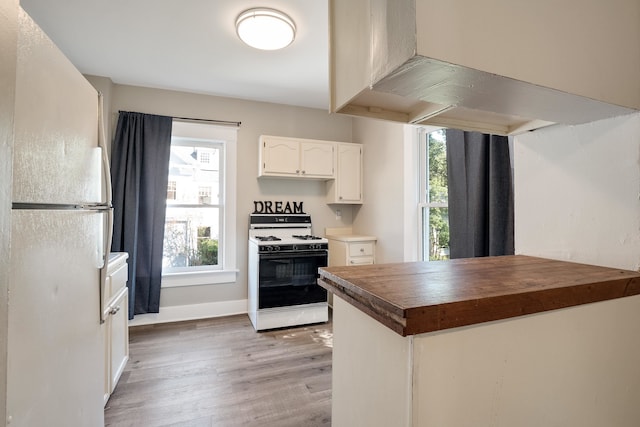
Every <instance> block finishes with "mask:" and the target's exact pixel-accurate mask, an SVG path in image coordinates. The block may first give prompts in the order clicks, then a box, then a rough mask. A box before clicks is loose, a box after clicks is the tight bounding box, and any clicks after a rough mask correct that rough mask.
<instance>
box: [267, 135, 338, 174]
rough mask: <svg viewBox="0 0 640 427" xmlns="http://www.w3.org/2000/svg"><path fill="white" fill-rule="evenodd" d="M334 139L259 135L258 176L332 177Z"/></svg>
mask: <svg viewBox="0 0 640 427" xmlns="http://www.w3.org/2000/svg"><path fill="white" fill-rule="evenodd" d="M335 145H336V143H335V142H331V141H319V140H311V139H300V138H286V137H280V136H269V135H262V136H260V166H259V171H258V176H260V177H279V178H307V179H333V178H334V177H335V157H336V155H335Z"/></svg>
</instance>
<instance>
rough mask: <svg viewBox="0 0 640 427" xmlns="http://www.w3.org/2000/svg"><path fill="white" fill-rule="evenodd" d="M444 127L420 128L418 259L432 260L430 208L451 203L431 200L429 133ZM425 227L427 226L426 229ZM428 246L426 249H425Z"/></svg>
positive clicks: (444, 206)
mask: <svg viewBox="0 0 640 427" xmlns="http://www.w3.org/2000/svg"><path fill="white" fill-rule="evenodd" d="M441 129H444V128H441V127H421V128H419V129H418V158H419V166H418V171H419V172H418V191H419V198H418V199H419V200H418V236H420V237H419V239H418V240H419V241H418V259H419V260H420V261H431V260H430V259H429V245H430V242H429V236H428V234H425V233H426V232H428V224H429V223H430V221H429V220H430V218H429V217H430V209H433V208H447V209H448V208H449V203H448V202H447V203H442V202H431V201H429V142H428V141H429V139H428V137H429V134H430V133H432V132H435V131H438V130H441ZM425 227H426V228H427V229H426V230H425ZM425 248H426V250H425Z"/></svg>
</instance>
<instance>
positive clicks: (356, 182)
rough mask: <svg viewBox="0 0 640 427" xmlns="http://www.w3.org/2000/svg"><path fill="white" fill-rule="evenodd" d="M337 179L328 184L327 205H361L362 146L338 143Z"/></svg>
mask: <svg viewBox="0 0 640 427" xmlns="http://www.w3.org/2000/svg"><path fill="white" fill-rule="evenodd" d="M336 151H337V156H336V162H337V168H336V178H335V180H332V181H329V182H327V203H329V204H361V203H362V200H363V197H362V144H351V143H346V142H338V143H336Z"/></svg>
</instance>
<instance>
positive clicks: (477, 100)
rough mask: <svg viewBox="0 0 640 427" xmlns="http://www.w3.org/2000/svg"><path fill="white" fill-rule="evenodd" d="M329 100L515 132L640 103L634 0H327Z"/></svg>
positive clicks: (345, 106) (625, 110) (388, 116)
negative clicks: (485, 0)
mask: <svg viewBox="0 0 640 427" xmlns="http://www.w3.org/2000/svg"><path fill="white" fill-rule="evenodd" d="M329 4H330V40H331V46H330V50H331V52H330V62H331V64H330V66H331V72H330V76H331V85H330V92H331V93H330V95H331V101H330V111H331V112H339V113H344V114H349V115H355V116H364V117H372V118H378V119H385V120H393V121H398V122H405V123H413V124H427V125H434V126H445V127H454V128H459V129H465V130H474V131H481V132H486V133H494V134H503V135H504V134H516V133H520V132H524V131H527V130H531V129H535V128H539V127H543V126H547V125H550V124H553V123H564V124H579V123H586V122H591V121H595V120H600V119H604V118H608V117H613V116H619V115H624V114H629V113H632V112H634V111H636V110H640V78H639V77H638V76H639V75H640V49H638V40H640V25H639V24H638V16H640V2H639V1H638V0H612V1H610V2H604V1H596V0H589V1H587V2H585V1H584V0H566V1H562V2H557V1H553V0H540V1H535V2H530V1H529V2H527V1H513V0H495V1H493V2H491V6H490V7H487V4H486V2H478V1H475V0H349V1H341V0H330V2H329Z"/></svg>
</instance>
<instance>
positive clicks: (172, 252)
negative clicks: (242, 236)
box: [162, 121, 237, 287]
mask: <svg viewBox="0 0 640 427" xmlns="http://www.w3.org/2000/svg"><path fill="white" fill-rule="evenodd" d="M236 133H237V130H236V129H233V130H231V129H229V128H226V127H221V126H215V125H206V124H201V123H187V122H178V121H174V123H173V130H172V138H171V157H170V160H169V184H168V188H167V208H166V219H165V235H164V242H163V260H162V261H163V262H162V273H163V286H165V287H166V286H186V285H197V284H210V283H220V282H224V283H226V282H231V281H235V245H234V244H233V241H234V240H235V239H233V238H229V239H226V238H225V237H226V236H235V178H234V174H228V173H226V171H227V170H229V166H230V165H235V141H236ZM223 273H227V274H223ZM228 273H232V274H231V275H230V274H228Z"/></svg>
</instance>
